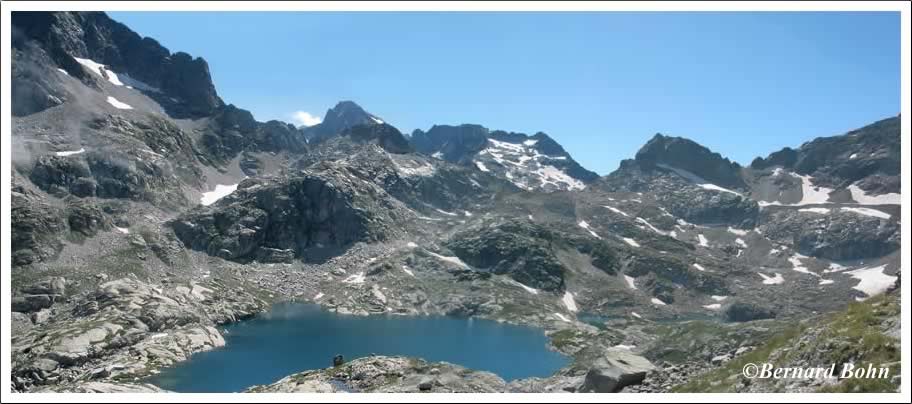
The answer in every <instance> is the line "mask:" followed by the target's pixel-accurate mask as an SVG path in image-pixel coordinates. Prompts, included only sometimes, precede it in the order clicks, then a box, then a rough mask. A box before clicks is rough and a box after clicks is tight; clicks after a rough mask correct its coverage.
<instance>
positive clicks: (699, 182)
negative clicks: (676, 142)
mask: <svg viewBox="0 0 912 404" xmlns="http://www.w3.org/2000/svg"><path fill="white" fill-rule="evenodd" d="M656 165H657V166H659V167H661V168H664V169H666V170H670V171H673V172H674V173H675V174H678V175H680V176H681V177H684V179H686V180H688V181H690V182H692V183H694V185H696V186H698V187H700V188H703V189H706V190H709V191H719V192H728V193H730V194H735V195H738V196H740V197H744V195H742V194H741V193H740V192H737V191H732V190H730V189H728V188H723V187H720V186H718V185H716V184H713V183H711V182H709V181H707V180H705V179H703V178H702V177H700V176H699V175H696V174H694V173H692V172H690V171H687V170H684V169H680V168H677V167H672V166H670V165H667V164H656Z"/></svg>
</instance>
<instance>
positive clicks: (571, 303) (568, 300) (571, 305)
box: [561, 291, 579, 313]
mask: <svg viewBox="0 0 912 404" xmlns="http://www.w3.org/2000/svg"><path fill="white" fill-rule="evenodd" d="M561 302H562V303H564V307H566V308H567V310H569V311H570V312H572V313H576V312H577V311H579V308H578V307H576V301H575V300H573V294H572V293H570V291H566V292H564V297H563V298H561Z"/></svg>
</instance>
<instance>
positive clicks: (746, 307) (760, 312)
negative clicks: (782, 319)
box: [725, 302, 776, 322]
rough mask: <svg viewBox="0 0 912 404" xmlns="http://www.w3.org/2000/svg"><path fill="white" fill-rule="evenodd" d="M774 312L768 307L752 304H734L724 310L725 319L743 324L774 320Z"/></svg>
mask: <svg viewBox="0 0 912 404" xmlns="http://www.w3.org/2000/svg"><path fill="white" fill-rule="evenodd" d="M775 317H776V312H775V311H774V310H773V309H772V308H769V307H764V306H760V305H757V304H754V303H747V302H735V303H732V304H731V305H730V306H728V307H727V308H726V309H725V319H726V320H728V321H730V322H745V321H753V320H764V319H769V318H775Z"/></svg>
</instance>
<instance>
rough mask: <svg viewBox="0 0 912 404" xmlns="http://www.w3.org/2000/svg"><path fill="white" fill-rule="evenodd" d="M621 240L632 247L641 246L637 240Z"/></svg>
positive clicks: (625, 238) (626, 238)
mask: <svg viewBox="0 0 912 404" xmlns="http://www.w3.org/2000/svg"><path fill="white" fill-rule="evenodd" d="M621 238H622V239H624V242H625V243H627V244H629V245H630V246H631V247H639V246H640V243H637V242H636V240H634V239H632V238H628V237H621Z"/></svg>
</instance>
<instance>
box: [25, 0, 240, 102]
mask: <svg viewBox="0 0 912 404" xmlns="http://www.w3.org/2000/svg"><path fill="white" fill-rule="evenodd" d="M12 25H13V27H15V28H16V29H18V30H19V31H20V32H21V34H22V35H23V36H24V37H25V38H29V39H32V40H34V41H37V42H39V43H40V44H41V45H42V47H43V48H44V49H46V50H47V53H48V55H49V57H50V58H51V59H52V60H53V61H54V62H55V63H56V64H58V65H60V66H62V67H63V68H64V69H65V70H66V71H67V72H71V74H73V76H74V77H77V78H79V79H81V80H83V81H87V84H90V83H91V79H89V77H92V76H91V73H88V72H86V71H85V70H83V69H82V68H80V67H79V66H80V65H79V63H78V62H76V60H75V59H74V58H83V59H91V60H93V61H95V62H97V63H101V64H104V65H107V66H108V67H109V68H110V69H111V70H113V71H116V72H119V73H121V74H126V75H128V76H129V77H131V78H133V79H136V80H139V81H141V82H143V83H145V84H147V85H149V86H151V87H154V88H157V89H159V90H161V92H163V93H165V94H167V95H168V96H169V97H168V98H169V100H170V98H174V99H176V100H177V101H176V102H169V103H163V104H164V105H167V106H169V107H170V110H169V112H170V113H171V114H172V115H174V116H177V117H199V116H207V115H210V114H212V113H213V112H214V111H215V110H216V109H218V108H220V107H222V106H223V105H224V103H223V102H222V100H221V98H219V96H218V93H217V92H216V90H215V86H214V85H213V84H212V78H211V77H210V74H209V65H208V64H207V63H206V61H205V60H203V59H202V58H199V57H197V58H193V57H192V56H190V55H188V54H186V53H184V52H177V53H173V54H172V53H171V52H170V51H169V50H168V49H166V48H165V47H163V46H161V45H160V44H159V43H158V42H156V41H155V40H154V39H151V38H143V37H141V36H140V35H139V34H137V33H135V32H133V31H131V30H130V29H129V28H127V27H126V26H125V25H123V24H121V23H118V22H116V21H114V20H112V19H111V18H109V17H108V16H107V15H106V14H104V13H101V12H87V13H77V12H60V13H53V12H26V11H17V12H14V13H13V14H12ZM14 46H15V45H14Z"/></svg>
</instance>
